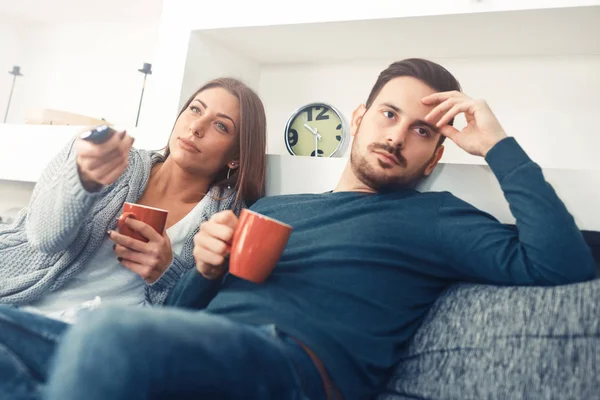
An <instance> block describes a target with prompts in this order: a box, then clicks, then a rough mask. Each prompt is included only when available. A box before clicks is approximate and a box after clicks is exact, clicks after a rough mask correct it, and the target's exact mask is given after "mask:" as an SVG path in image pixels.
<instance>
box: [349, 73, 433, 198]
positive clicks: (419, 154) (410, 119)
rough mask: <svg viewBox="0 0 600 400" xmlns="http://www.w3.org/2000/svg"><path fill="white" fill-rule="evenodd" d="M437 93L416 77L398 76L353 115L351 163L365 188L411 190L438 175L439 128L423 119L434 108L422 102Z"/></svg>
mask: <svg viewBox="0 0 600 400" xmlns="http://www.w3.org/2000/svg"><path fill="white" fill-rule="evenodd" d="M435 92H436V91H435V90H433V89H432V88H430V87H429V86H427V85H426V84H425V83H423V82H421V81H420V80H417V79H415V78H412V77H400V78H394V79H392V80H391V81H389V82H388V83H387V84H386V85H385V86H384V87H383V88H382V89H381V91H380V92H379V95H378V96H377V97H376V98H375V100H374V101H373V104H372V105H371V107H370V108H369V109H368V110H367V109H366V108H365V106H364V105H361V106H359V108H358V109H356V110H355V111H354V114H353V115H352V135H353V136H354V143H353V144H352V152H351V155H350V162H351V166H352V171H353V172H354V174H355V175H356V177H357V178H358V179H360V181H361V182H362V183H363V184H365V185H367V186H368V187H370V188H371V189H373V190H377V191H379V190H390V189H395V188H404V187H412V186H414V184H416V183H417V182H418V181H419V180H420V179H421V178H423V177H424V176H427V175H429V174H430V173H431V172H432V171H433V168H434V167H435V166H436V164H437V162H438V161H439V159H440V158H441V157H442V154H443V149H444V148H443V146H438V145H437V144H438V141H439V138H440V133H439V132H438V130H437V129H436V128H435V126H433V125H431V124H429V123H427V122H424V121H423V120H424V118H425V116H426V115H427V114H428V113H429V111H431V110H432V109H433V108H434V106H427V105H424V104H423V103H422V101H421V99H422V98H423V97H425V96H427V95H430V94H432V93H435Z"/></svg>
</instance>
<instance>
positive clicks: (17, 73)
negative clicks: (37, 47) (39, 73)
mask: <svg viewBox="0 0 600 400" xmlns="http://www.w3.org/2000/svg"><path fill="white" fill-rule="evenodd" d="M8 73H9V74H11V75H14V76H23V74H22V73H21V67H19V66H18V65H15V66H13V69H12V71H8Z"/></svg>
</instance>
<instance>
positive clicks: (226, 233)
mask: <svg viewBox="0 0 600 400" xmlns="http://www.w3.org/2000/svg"><path fill="white" fill-rule="evenodd" d="M237 224H238V217H236V215H235V214H234V213H233V212H232V211H230V210H227V211H221V212H219V213H216V214H214V215H213V216H212V217H211V218H210V219H209V220H208V221H206V222H204V223H203V224H202V225H200V230H199V231H198V233H197V234H196V236H194V259H195V260H196V269H198V272H200V274H202V276H204V277H205V278H207V279H217V278H220V277H221V276H222V275H223V273H224V272H225V258H226V257H227V256H228V255H229V249H230V244H231V240H232V239H233V232H234V231H235V228H236V227H237Z"/></svg>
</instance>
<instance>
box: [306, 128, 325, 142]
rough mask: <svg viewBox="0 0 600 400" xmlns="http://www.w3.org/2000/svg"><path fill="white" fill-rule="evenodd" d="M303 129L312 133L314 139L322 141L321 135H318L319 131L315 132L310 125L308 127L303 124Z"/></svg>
mask: <svg viewBox="0 0 600 400" xmlns="http://www.w3.org/2000/svg"><path fill="white" fill-rule="evenodd" d="M304 127H305V128H306V129H308V130H309V131H310V133H312V134H313V135H315V137H316V138H318V139H319V140H321V139H322V137H321V135H320V134H319V131H317V129H316V128H311V127H310V125H308V124H304Z"/></svg>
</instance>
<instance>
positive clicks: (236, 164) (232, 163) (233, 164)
mask: <svg viewBox="0 0 600 400" xmlns="http://www.w3.org/2000/svg"><path fill="white" fill-rule="evenodd" d="M239 166H240V162H239V161H238V160H233V161H229V162H228V163H227V167H229V169H236V168H238V167H239Z"/></svg>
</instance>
